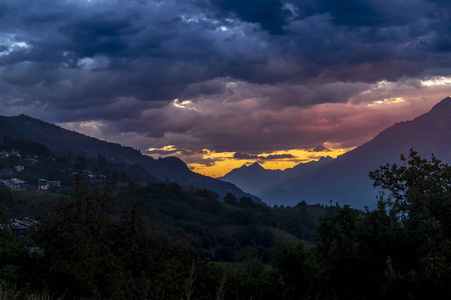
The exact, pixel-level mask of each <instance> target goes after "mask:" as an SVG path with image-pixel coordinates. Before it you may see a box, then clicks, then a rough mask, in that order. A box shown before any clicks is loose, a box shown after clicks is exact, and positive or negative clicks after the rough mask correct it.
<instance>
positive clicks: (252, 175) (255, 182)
mask: <svg viewBox="0 0 451 300" xmlns="http://www.w3.org/2000/svg"><path fill="white" fill-rule="evenodd" d="M332 160H333V158H332V157H330V156H327V157H321V158H320V159H319V161H311V162H308V163H300V164H298V165H296V166H294V167H293V168H288V169H285V170H283V171H282V170H270V169H265V168H264V167H262V166H261V165H260V164H259V163H258V162H255V163H253V164H252V165H249V166H247V165H243V166H241V167H240V168H237V169H233V170H232V171H230V172H229V173H227V174H226V175H224V176H223V177H221V178H218V179H221V180H224V181H228V182H231V183H233V184H235V185H236V186H238V187H239V188H241V189H242V190H244V191H248V192H249V193H251V194H254V195H257V196H258V195H260V194H261V193H264V192H265V190H268V189H270V188H271V187H273V186H274V185H277V184H279V183H282V182H284V181H286V180H288V179H290V178H293V177H296V176H300V175H302V174H303V173H305V172H308V171H311V170H314V169H315V168H317V167H320V166H322V165H325V164H327V163H329V162H331V161H332Z"/></svg>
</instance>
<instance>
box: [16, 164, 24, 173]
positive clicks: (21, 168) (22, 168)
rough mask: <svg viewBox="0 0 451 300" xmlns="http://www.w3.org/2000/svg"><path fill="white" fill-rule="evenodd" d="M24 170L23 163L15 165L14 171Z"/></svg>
mask: <svg viewBox="0 0 451 300" xmlns="http://www.w3.org/2000/svg"><path fill="white" fill-rule="evenodd" d="M23 170H25V167H24V166H22V165H17V166H14V171H16V172H21V171H23Z"/></svg>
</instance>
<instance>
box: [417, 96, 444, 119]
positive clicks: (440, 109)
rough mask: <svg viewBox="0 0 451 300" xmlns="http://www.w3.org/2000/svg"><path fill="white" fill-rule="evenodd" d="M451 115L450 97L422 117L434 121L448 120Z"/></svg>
mask: <svg viewBox="0 0 451 300" xmlns="http://www.w3.org/2000/svg"><path fill="white" fill-rule="evenodd" d="M450 114H451V97H449V96H448V97H446V98H445V99H443V100H442V101H440V102H439V103H437V104H436V105H434V107H432V109H431V110H430V111H429V112H428V113H426V114H424V115H422V116H420V117H425V116H427V117H430V118H434V119H443V118H446V119H448V118H449V117H450Z"/></svg>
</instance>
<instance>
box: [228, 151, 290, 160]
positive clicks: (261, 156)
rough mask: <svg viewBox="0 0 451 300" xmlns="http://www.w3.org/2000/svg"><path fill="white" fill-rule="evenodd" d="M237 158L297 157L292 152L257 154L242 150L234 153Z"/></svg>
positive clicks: (272, 158) (268, 158)
mask: <svg viewBox="0 0 451 300" xmlns="http://www.w3.org/2000/svg"><path fill="white" fill-rule="evenodd" d="M233 158H235V159H251V160H276V159H291V158H296V157H295V156H294V155H292V154H270V155H256V154H246V153H241V152H235V154H234V155H233Z"/></svg>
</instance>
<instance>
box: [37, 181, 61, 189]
mask: <svg viewBox="0 0 451 300" xmlns="http://www.w3.org/2000/svg"><path fill="white" fill-rule="evenodd" d="M59 188H61V180H47V179H39V180H38V190H39V191H48V190H49V189H59Z"/></svg>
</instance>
